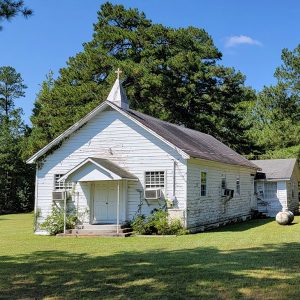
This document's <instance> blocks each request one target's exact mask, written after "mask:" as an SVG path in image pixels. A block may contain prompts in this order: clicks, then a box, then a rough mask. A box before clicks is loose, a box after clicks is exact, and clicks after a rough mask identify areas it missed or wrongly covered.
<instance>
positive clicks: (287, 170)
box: [252, 158, 297, 180]
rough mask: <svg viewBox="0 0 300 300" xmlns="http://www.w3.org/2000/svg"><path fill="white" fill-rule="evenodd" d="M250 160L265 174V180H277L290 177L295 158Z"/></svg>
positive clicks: (295, 161)
mask: <svg viewBox="0 0 300 300" xmlns="http://www.w3.org/2000/svg"><path fill="white" fill-rule="evenodd" d="M252 162H253V163H254V164H256V165H257V166H258V167H259V168H261V172H263V173H265V174H266V180H276V179H278V180H279V179H290V178H291V176H292V174H293V170H294V168H295V164H296V163H297V159H295V158H292V159H266V160H252Z"/></svg>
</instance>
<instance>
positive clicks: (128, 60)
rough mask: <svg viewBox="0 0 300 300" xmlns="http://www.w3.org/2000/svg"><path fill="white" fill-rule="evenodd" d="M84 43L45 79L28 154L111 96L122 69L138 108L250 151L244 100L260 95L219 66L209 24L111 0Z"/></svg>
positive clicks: (234, 72)
mask: <svg viewBox="0 0 300 300" xmlns="http://www.w3.org/2000/svg"><path fill="white" fill-rule="evenodd" d="M83 46H84V50H83V51H82V52H81V53H79V54H77V55H76V56H75V57H71V58H70V59H69V60H68V62H67V67H65V68H63V69H61V70H60V74H59V77H58V78H57V79H56V80H53V79H50V78H48V80H46V81H45V82H44V83H43V85H42V89H41V91H40V93H39V95H38V97H37V100H36V103H35V109H34V113H33V116H32V119H31V120H32V124H33V129H32V134H31V136H30V138H29V140H28V146H27V147H26V149H27V152H26V155H30V154H32V153H34V152H35V151H37V150H38V149H40V148H41V147H42V146H44V145H46V144H47V143H48V142H49V141H50V140H52V139H53V138H55V137H56V136H58V135H59V134H60V133H62V132H63V131H64V130H65V129H66V128H67V127H69V126H71V125H72V124H73V123H75V122H76V121H78V119H80V118H81V117H83V116H84V115H85V114H86V113H88V112H89V111H90V110H91V109H93V108H94V107H95V106H96V105H98V104H100V103H101V102H102V101H104V100H105V98H106V96H107V94H108V92H109V89H110V88H111V86H112V84H113V81H114V80H115V73H114V70H115V69H116V68H118V67H120V68H121V69H122V70H123V71H124V72H123V74H125V76H124V77H123V79H124V87H125V88H126V91H127V94H128V98H129V101H130V107H131V108H133V109H137V110H139V111H142V112H145V113H147V114H150V115H152V116H154V117H158V118H161V119H163V120H167V121H170V122H173V123H177V124H180V125H184V126H187V127H190V128H193V129H197V130H200V131H202V132H206V133H209V134H212V135H213V136H215V137H216V138H218V139H220V140H221V141H223V142H224V143H226V144H228V145H229V146H231V147H233V148H235V149H236V150H238V151H241V152H248V151H249V147H248V146H249V143H248V141H247V140H246V139H245V137H244V131H245V128H244V127H243V126H242V124H241V120H242V113H241V110H240V106H241V103H243V102H244V101H248V100H249V99H251V98H252V97H254V93H253V92H252V91H251V90H250V89H248V88H245V86H244V80H245V78H244V76H243V75H242V74H241V73H239V72H236V71H235V70H234V69H232V68H226V67H223V66H221V65H219V64H218V61H219V60H220V59H221V56H222V55H221V53H220V52H219V51H218V49H217V48H216V47H215V45H214V43H213V41H212V39H211V37H210V36H209V35H208V34H207V33H206V32H205V31H204V30H203V29H199V28H195V27H188V28H180V29H174V28H169V27H166V26H163V25H160V24H154V23H152V22H151V20H149V19H147V18H146V17H145V15H144V13H141V12H139V11H138V10H137V9H125V8H124V7H123V6H122V5H112V4H110V3H105V4H104V5H102V6H101V9H100V11H99V12H98V22H97V23H96V24H95V25H94V34H93V39H92V40H91V41H90V42H87V43H85V44H83Z"/></svg>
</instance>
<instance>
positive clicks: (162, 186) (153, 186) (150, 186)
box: [144, 170, 167, 190]
mask: <svg viewBox="0 0 300 300" xmlns="http://www.w3.org/2000/svg"><path fill="white" fill-rule="evenodd" d="M147 173H150V174H149V176H150V183H147ZM151 173H160V174H158V176H159V178H158V183H156V180H157V179H154V182H153V183H152V182H151V179H152V176H151ZM161 174H163V183H161V181H160V180H161ZM154 175H155V174H154ZM166 175H167V172H166V171H165V170H149V171H145V172H144V186H145V190H153V189H160V190H165V188H166V182H167V181H166V177H167V176H166Z"/></svg>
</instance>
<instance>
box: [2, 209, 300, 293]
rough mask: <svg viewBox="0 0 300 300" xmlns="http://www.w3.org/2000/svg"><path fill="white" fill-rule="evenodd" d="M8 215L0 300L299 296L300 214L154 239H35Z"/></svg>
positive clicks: (24, 219) (26, 219)
mask: <svg viewBox="0 0 300 300" xmlns="http://www.w3.org/2000/svg"><path fill="white" fill-rule="evenodd" d="M32 224H33V216H32V214H20V215H5V216H0V299H20V298H21V299H28V298H33V299H41V298H43V299H95V298H96V299H112V298H114V299H141V298H143V299H157V298H160V299H169V298H172V299H191V298H193V299H199V298H201V299H203V298H204V299H291V298H294V299H299V295H300V217H296V218H295V222H294V224H293V225H292V226H279V225H277V224H276V223H275V222H274V221H272V220H253V221H250V222H247V223H242V224H236V225H231V226H228V227H225V228H220V229H218V230H215V231H211V232H206V233H201V234H196V235H188V236H180V237H168V238H161V237H154V238H139V237H133V238H126V239H121V238H57V237H45V236H35V235H33V233H32Z"/></svg>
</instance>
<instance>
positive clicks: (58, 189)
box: [53, 173, 73, 192]
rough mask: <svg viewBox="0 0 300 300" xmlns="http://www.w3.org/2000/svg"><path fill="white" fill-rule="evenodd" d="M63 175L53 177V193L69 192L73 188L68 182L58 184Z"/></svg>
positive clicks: (58, 174)
mask: <svg viewBox="0 0 300 300" xmlns="http://www.w3.org/2000/svg"><path fill="white" fill-rule="evenodd" d="M64 175H65V174H61V173H56V174H54V176H53V190H54V191H55V192H62V191H70V190H72V188H73V182H70V181H67V182H65V181H61V182H58V180H59V179H60V178H61V177H63V176H64Z"/></svg>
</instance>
